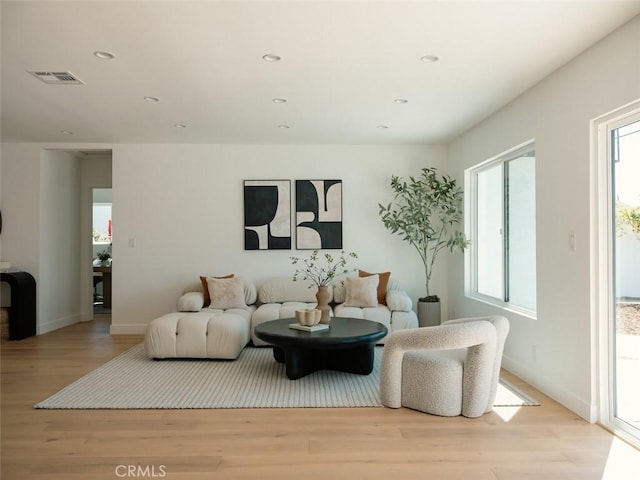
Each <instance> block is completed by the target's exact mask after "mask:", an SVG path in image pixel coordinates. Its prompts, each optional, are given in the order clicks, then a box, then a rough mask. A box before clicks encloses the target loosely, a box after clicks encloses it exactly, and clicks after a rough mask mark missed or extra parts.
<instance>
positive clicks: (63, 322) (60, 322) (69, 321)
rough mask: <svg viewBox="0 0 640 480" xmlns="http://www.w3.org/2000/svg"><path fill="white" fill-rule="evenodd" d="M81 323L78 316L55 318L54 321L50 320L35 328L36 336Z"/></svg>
mask: <svg viewBox="0 0 640 480" xmlns="http://www.w3.org/2000/svg"><path fill="white" fill-rule="evenodd" d="M80 321H81V316H80V314H79V313H78V314H75V315H69V316H68V317H64V318H56V319H55V320H50V321H48V322H44V323H40V324H39V325H38V326H37V329H36V331H37V335H44V334H45V333H49V332H53V331H54V330H58V329H59V328H63V327H68V326H69V325H75V324H76V323H79V322H80Z"/></svg>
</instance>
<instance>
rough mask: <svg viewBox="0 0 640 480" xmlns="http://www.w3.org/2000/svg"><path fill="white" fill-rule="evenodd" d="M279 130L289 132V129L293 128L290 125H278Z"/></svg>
mask: <svg viewBox="0 0 640 480" xmlns="http://www.w3.org/2000/svg"><path fill="white" fill-rule="evenodd" d="M278 128H281V129H282V130H287V129H289V128H291V126H290V125H278Z"/></svg>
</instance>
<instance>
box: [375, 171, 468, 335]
mask: <svg viewBox="0 0 640 480" xmlns="http://www.w3.org/2000/svg"><path fill="white" fill-rule="evenodd" d="M391 189H392V190H393V193H394V199H393V201H392V202H391V203H389V204H388V205H386V206H385V205H382V204H378V206H379V213H380V217H381V219H382V223H383V224H384V226H385V227H386V228H387V229H388V230H390V231H391V233H394V234H397V235H400V236H401V237H402V239H403V240H405V241H407V242H409V244H410V245H411V246H413V247H414V248H415V249H416V251H417V252H418V254H419V255H420V259H421V260H422V264H423V265H424V273H425V288H426V292H425V293H426V295H425V296H424V297H421V298H419V299H418V318H419V320H420V326H421V327H422V326H429V325H438V324H440V298H439V297H438V295H437V294H434V293H433V292H431V290H430V288H429V282H430V281H431V274H432V272H433V266H434V263H435V260H436V257H437V256H438V253H439V252H440V251H441V250H443V249H445V248H446V249H448V250H449V251H451V252H454V251H456V250H461V251H462V250H464V249H465V248H466V247H467V246H468V245H469V241H468V240H467V238H466V237H465V235H464V233H462V232H461V231H460V230H459V229H458V225H459V224H460V223H461V221H462V189H461V188H460V187H458V186H457V184H456V181H455V180H454V179H452V178H451V177H449V176H448V175H438V174H437V173H436V169H435V168H423V169H422V170H421V173H420V176H418V177H413V176H410V177H409V180H408V181H407V180H404V179H401V178H400V177H398V176H395V175H394V176H392V177H391Z"/></svg>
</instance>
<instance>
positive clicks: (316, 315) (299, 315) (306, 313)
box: [296, 308, 322, 327]
mask: <svg viewBox="0 0 640 480" xmlns="http://www.w3.org/2000/svg"><path fill="white" fill-rule="evenodd" d="M321 317H322V312H321V311H320V310H318V309H317V308H309V309H307V310H296V321H297V322H298V323H299V324H300V325H303V326H305V327H313V326H314V325H317V324H319V323H320V318H321Z"/></svg>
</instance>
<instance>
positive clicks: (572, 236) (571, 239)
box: [569, 233, 576, 252]
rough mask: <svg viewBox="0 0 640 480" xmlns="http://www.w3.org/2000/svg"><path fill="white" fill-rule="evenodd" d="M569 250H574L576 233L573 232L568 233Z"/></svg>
mask: <svg viewBox="0 0 640 480" xmlns="http://www.w3.org/2000/svg"><path fill="white" fill-rule="evenodd" d="M569 250H571V251H572V252H575V251H576V234H575V233H570V234H569Z"/></svg>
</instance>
